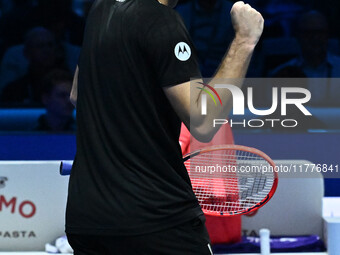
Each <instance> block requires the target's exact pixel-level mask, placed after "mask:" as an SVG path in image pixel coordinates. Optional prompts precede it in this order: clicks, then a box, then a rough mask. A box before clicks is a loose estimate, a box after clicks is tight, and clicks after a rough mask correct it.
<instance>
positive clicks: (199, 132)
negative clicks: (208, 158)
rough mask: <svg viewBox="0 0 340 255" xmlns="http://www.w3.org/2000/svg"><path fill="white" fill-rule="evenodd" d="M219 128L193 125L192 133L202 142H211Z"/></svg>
mask: <svg viewBox="0 0 340 255" xmlns="http://www.w3.org/2000/svg"><path fill="white" fill-rule="evenodd" d="M216 132H217V130H216V129H213V128H195V127H194V128H193V127H191V129H190V133H191V135H192V136H193V137H194V138H195V139H196V140H197V141H199V142H201V143H209V142H210V141H211V140H212V139H213V138H214V136H215V134H216Z"/></svg>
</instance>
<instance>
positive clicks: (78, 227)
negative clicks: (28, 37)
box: [66, 0, 202, 235]
mask: <svg viewBox="0 0 340 255" xmlns="http://www.w3.org/2000/svg"><path fill="white" fill-rule="evenodd" d="M183 42H185V43H186V45H187V46H188V47H191V48H192V49H193V47H192V44H191V42H190V40H189V36H188V35H187V32H186V30H185V28H184V25H183V23H182V22H181V20H180V19H179V18H178V15H177V14H176V13H175V12H174V11H173V10H171V9H170V8H169V7H166V6H163V5H161V4H159V3H158V2H157V1H155V0H127V1H124V2H118V1H117V2H116V1H112V0H99V1H96V2H95V3H94V5H93V7H92V10H91V11H90V14H89V17H88V20H87V26H86V30H85V37H84V44H83V49H82V53H81V56H80V60H79V78H78V84H79V85H78V100H77V124H78V130H77V155H76V158H75V163H74V166H73V169H72V174H71V179H70V186H69V200H68V210H67V225H66V231H67V232H68V233H83V234H91V233H92V234H112V235H132V234H142V233H148V232H153V231H157V230H161V229H166V228H169V227H172V226H175V225H178V224H180V223H181V222H185V221H188V220H190V219H193V218H195V217H197V216H198V215H200V214H202V212H201V210H200V208H199V205H198V203H197V200H196V198H195V196H194V194H193V191H192V188H191V185H190V180H189V178H188V175H187V172H186V169H185V167H184V165H183V163H182V160H181V151H180V147H179V144H178V137H179V131H180V120H179V118H178V117H177V115H176V113H175V112H174V111H173V109H172V107H171V105H170V103H169V102H168V100H167V98H166V97H165V95H164V92H163V89H162V88H163V87H166V86H172V85H176V84H179V83H181V82H184V81H188V80H189V79H190V77H194V76H199V75H200V74H199V71H198V68H197V62H196V59H195V58H194V57H191V58H190V57H189V59H188V60H187V61H183V59H182V60H180V58H178V56H176V54H174V49H175V48H176V45H177V44H178V43H183ZM192 54H194V52H192Z"/></svg>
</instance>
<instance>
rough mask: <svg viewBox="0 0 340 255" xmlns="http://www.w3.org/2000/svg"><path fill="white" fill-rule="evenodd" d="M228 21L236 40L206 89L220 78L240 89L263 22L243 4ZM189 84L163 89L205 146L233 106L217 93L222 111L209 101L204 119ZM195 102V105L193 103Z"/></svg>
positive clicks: (227, 94) (225, 93) (224, 92)
mask: <svg viewBox="0 0 340 255" xmlns="http://www.w3.org/2000/svg"><path fill="white" fill-rule="evenodd" d="M231 18H232V22H233V26H234V29H235V38H234V40H233V42H232V43H231V45H230V48H229V50H228V52H227V54H226V55H225V56H224V58H223V60H222V62H221V64H220V67H219V68H218V70H217V72H216V74H215V76H214V77H213V79H212V80H211V81H209V85H211V86H214V85H215V84H216V83H217V82H218V79H219V78H237V79H235V83H233V85H236V86H238V87H241V86H242V81H240V80H241V79H242V78H244V77H245V75H246V72H247V69H248V66H249V63H250V59H251V56H252V54H253V51H254V48H255V46H256V44H257V43H258V40H259V38H260V37H261V34H262V31H263V23H264V21H263V18H262V16H261V14H260V13H259V12H257V11H256V10H255V9H253V8H251V7H250V5H248V4H244V3H243V2H237V3H235V4H234V6H233V8H232V10H231ZM200 82H202V81H201V80H196V81H192V82H191V83H192V84H193V83H194V85H195V87H198V86H200V87H203V86H204V85H202V84H200ZM190 86H191V85H190V82H186V83H182V84H179V85H177V86H172V87H166V88H164V91H165V94H166V95H167V97H168V99H169V100H170V103H171V104H172V106H173V107H174V109H175V111H176V112H177V114H178V115H179V117H180V118H181V120H182V121H183V122H184V124H185V125H186V126H187V128H188V129H189V130H190V132H191V134H192V135H193V136H194V137H195V138H196V139H197V140H199V141H202V142H206V141H209V140H211V139H212V138H213V136H214V135H215V133H216V132H217V131H218V127H213V125H212V123H213V120H214V119H225V118H227V117H228V115H229V112H230V110H231V106H232V97H231V93H230V92H229V90H226V89H216V91H217V92H218V94H219V95H220V97H221V101H222V103H223V107H214V103H213V102H212V100H207V108H208V109H209V113H208V114H207V115H202V114H201V100H200V97H201V95H202V93H201V92H200V91H201V90H198V89H191V88H190ZM193 102H194V103H193Z"/></svg>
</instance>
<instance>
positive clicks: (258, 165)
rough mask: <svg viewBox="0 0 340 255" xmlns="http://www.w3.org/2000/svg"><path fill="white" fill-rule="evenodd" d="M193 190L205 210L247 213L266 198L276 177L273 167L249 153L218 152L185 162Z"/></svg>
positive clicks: (198, 156) (208, 153) (203, 154)
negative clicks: (271, 170) (271, 169)
mask: <svg viewBox="0 0 340 255" xmlns="http://www.w3.org/2000/svg"><path fill="white" fill-rule="evenodd" d="M185 165H186V167H187V170H188V173H189V176H190V179H191V183H192V187H193V190H194V192H195V194H196V197H197V199H198V201H199V203H200V205H201V207H202V209H203V210H205V211H211V212H219V214H225V213H232V212H240V211H245V210H247V209H248V208H251V207H254V206H255V205H256V204H258V203H260V202H261V201H263V200H264V199H265V197H266V196H267V194H268V193H269V192H270V190H271V188H272V186H273V182H274V175H273V173H272V172H270V171H263V169H267V170H268V169H270V164H269V163H268V162H267V161H266V160H265V159H263V158H262V157H260V156H258V155H256V154H253V153H251V152H247V151H240V150H217V151H210V152H205V153H202V154H199V155H197V156H195V157H193V158H191V159H189V160H187V161H186V162H185Z"/></svg>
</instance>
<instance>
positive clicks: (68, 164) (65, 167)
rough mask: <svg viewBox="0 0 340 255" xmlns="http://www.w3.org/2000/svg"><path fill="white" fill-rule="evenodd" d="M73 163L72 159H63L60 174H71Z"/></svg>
mask: <svg viewBox="0 0 340 255" xmlns="http://www.w3.org/2000/svg"><path fill="white" fill-rule="evenodd" d="M72 164H73V161H72V160H64V161H61V163H60V168H59V172H60V174H61V175H70V174H71V169H72Z"/></svg>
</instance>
